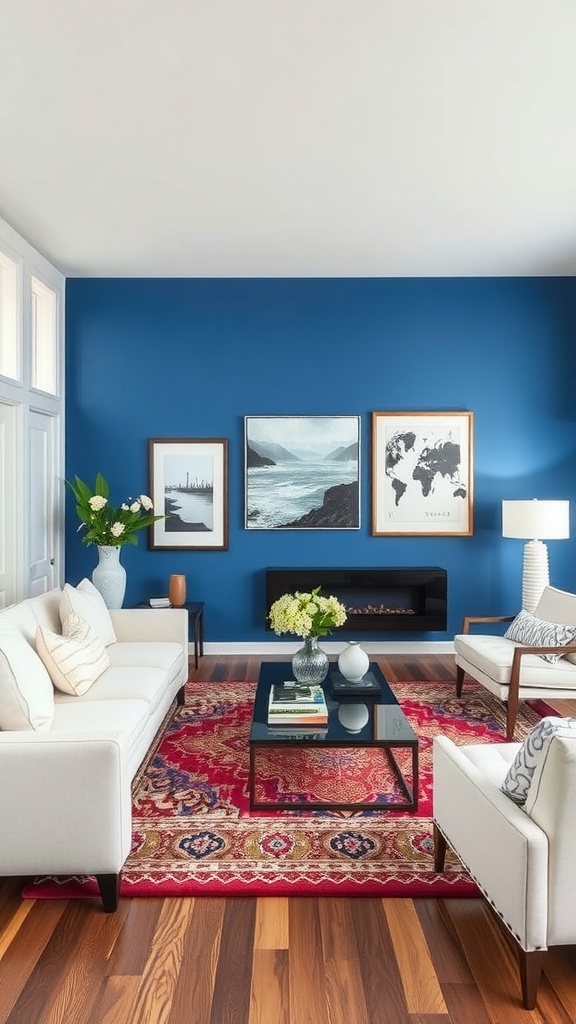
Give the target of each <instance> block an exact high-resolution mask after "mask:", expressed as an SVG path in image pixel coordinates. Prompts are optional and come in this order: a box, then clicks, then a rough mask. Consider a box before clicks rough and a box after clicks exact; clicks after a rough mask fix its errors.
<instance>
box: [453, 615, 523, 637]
mask: <svg viewBox="0 0 576 1024" xmlns="http://www.w3.org/2000/svg"><path fill="white" fill-rule="evenodd" d="M515 618H516V616H515V615H466V616H465V617H464V619H463V620H462V630H461V632H462V633H469V632H470V626H472V625H475V624H477V623H479V622H484V623H486V622H513V621H514V619H515Z"/></svg>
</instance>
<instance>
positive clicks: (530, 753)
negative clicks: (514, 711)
mask: <svg viewBox="0 0 576 1024" xmlns="http://www.w3.org/2000/svg"><path fill="white" fill-rule="evenodd" d="M566 729H574V731H575V732H576V718H558V717H556V716H555V715H549V716H548V717H547V718H542V719H541V720H540V721H539V722H538V724H537V725H535V726H534V728H533V729H532V730H531V731H530V732H529V733H528V736H527V737H526V739H525V740H524V743H523V744H522V746H521V747H520V750H519V751H518V753H517V754H516V757H515V758H514V760H513V761H512V764H511V765H510V767H509V769H508V772H507V774H506V778H505V779H504V782H503V783H502V785H501V787H500V788H501V790H502V792H503V793H505V794H506V796H509V797H510V799H511V800H513V801H514V803H516V804H520V805H522V804H524V803H526V797H527V796H528V790H529V789H530V783H531V782H532V777H533V775H534V772H535V771H536V768H537V766H538V762H539V760H540V758H541V756H542V752H543V750H544V747H545V745H546V741H547V740H548V739H549V738H550V736H553V735H554V733H555V732H559V731H560V730H566Z"/></svg>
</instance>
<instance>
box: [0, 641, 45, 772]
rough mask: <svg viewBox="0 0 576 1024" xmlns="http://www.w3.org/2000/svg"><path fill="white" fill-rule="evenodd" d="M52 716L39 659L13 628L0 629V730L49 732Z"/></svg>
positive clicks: (42, 668) (43, 669) (42, 666)
mask: <svg viewBox="0 0 576 1024" xmlns="http://www.w3.org/2000/svg"><path fill="white" fill-rule="evenodd" d="M53 717H54V688H53V686H52V682H51V680H50V676H49V675H48V673H47V671H46V669H45V668H44V665H43V664H42V662H41V660H40V658H39V657H38V655H37V654H36V652H35V651H34V649H33V648H32V647H31V646H30V644H29V643H28V642H27V641H26V640H25V639H24V637H23V636H22V634H21V633H20V632H19V631H18V630H17V629H15V628H13V627H11V626H0V729H2V730H14V731H17V732H22V731H26V730H31V729H34V730H36V729H38V730H40V729H49V728H50V726H51V725H52V719H53ZM15 784H16V780H15Z"/></svg>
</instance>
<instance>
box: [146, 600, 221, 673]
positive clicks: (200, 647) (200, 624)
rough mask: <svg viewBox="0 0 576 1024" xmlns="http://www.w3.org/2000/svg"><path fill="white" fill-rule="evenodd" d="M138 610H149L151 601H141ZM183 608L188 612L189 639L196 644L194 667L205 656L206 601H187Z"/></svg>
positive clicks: (196, 666)
mask: <svg viewBox="0 0 576 1024" xmlns="http://www.w3.org/2000/svg"><path fill="white" fill-rule="evenodd" d="M136 607H137V608H149V607H150V603H149V601H140V603H139V604H138V605H136ZM183 607H184V608H185V609H186V611H187V612H188V639H189V640H190V641H191V642H192V643H193V644H194V667H195V668H198V658H201V657H202V656H203V654H204V601H186V604H185V605H183Z"/></svg>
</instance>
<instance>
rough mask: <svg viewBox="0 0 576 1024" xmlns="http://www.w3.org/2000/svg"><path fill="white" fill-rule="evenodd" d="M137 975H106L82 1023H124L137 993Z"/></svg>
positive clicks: (138, 981)
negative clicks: (89, 1013) (89, 1011)
mask: <svg viewBox="0 0 576 1024" xmlns="http://www.w3.org/2000/svg"><path fill="white" fill-rule="evenodd" d="M139 984H140V979H139V978H138V977H137V975H131V976H130V975H122V976H121V977H117V976H116V975H108V976H106V977H105V978H103V980H102V985H101V988H100V992H99V993H98V995H97V997H96V999H95V1000H94V1005H93V1007H92V1013H91V1015H90V1017H89V1019H88V1020H85V1021H84V1022H83V1024H126V1021H127V1020H128V1019H129V1017H130V1014H131V1011H132V1007H133V1005H134V1003H135V1002H136V997H137V995H138V986H139Z"/></svg>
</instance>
